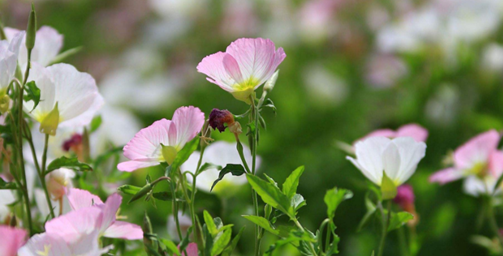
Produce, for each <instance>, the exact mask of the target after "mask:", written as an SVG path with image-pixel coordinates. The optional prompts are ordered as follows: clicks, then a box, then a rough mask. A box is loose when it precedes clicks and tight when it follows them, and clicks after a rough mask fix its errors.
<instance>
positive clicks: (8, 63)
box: [0, 32, 24, 94]
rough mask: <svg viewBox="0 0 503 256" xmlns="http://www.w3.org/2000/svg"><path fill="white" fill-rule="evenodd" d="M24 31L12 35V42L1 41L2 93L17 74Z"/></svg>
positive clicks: (0, 82) (0, 79)
mask: <svg viewBox="0 0 503 256" xmlns="http://www.w3.org/2000/svg"><path fill="white" fill-rule="evenodd" d="M23 36H24V32H22V33H16V35H12V37H13V39H12V40H11V41H10V43H9V42H8V41H7V40H2V41H0V94H5V93H6V92H7V87H8V86H9V84H10V82H11V81H12V80H13V79H14V77H15V75H16V68H17V58H18V55H19V48H20V46H21V39H22V38H23Z"/></svg>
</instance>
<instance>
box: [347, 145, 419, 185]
mask: <svg viewBox="0 0 503 256" xmlns="http://www.w3.org/2000/svg"><path fill="white" fill-rule="evenodd" d="M355 151H356V159H354V158H352V157H349V156H347V157H346V159H348V160H349V161H351V163H353V164H354V165H355V166H356V168H358V169H360V171H361V172H362V173H363V175H365V177H367V178H368V179H369V180H370V181H372V182H373V183H375V184H376V185H378V186H381V182H382V181H383V173H386V176H387V177H389V179H390V180H391V181H392V182H393V183H394V185H395V186H396V187H398V186H400V185H401V184H403V183H404V182H405V181H407V180H408V179H409V178H410V176H412V174H414V172H415V171H416V168H417V164H418V163H419V161H420V160H421V159H422V158H423V157H424V155H425V151H426V144H425V143H424V142H417V141H415V140H414V139H413V138H411V137H399V138H395V139H389V138H386V137H370V138H368V139H365V140H362V141H358V142H357V143H356V144H355Z"/></svg>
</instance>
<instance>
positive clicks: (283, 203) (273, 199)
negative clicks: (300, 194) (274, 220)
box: [246, 173, 295, 218]
mask: <svg viewBox="0 0 503 256" xmlns="http://www.w3.org/2000/svg"><path fill="white" fill-rule="evenodd" d="M246 178H247V179H248V182H249V183H250V185H251V186H252V188H253V189H254V190H255V191H256V192H257V194H258V195H259V196H260V197H261V198H262V200H263V201H264V202H265V203H266V204H270V205H271V206H272V207H274V208H276V209H278V210H280V211H282V212H283V213H285V214H286V215H288V216H289V217H290V218H295V215H294V213H292V212H291V210H290V209H291V207H290V199H288V197H287V196H286V195H285V194H283V192H281V190H279V188H277V187H275V186H274V185H272V184H270V183H268V182H267V181H264V180H262V179H260V178H259V177H257V176H255V175H253V174H249V173H248V174H246Z"/></svg>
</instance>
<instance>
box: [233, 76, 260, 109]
mask: <svg viewBox="0 0 503 256" xmlns="http://www.w3.org/2000/svg"><path fill="white" fill-rule="evenodd" d="M259 82H260V81H259V80H258V79H256V78H254V77H250V78H249V79H247V80H245V81H243V82H241V83H239V84H234V85H233V86H232V88H233V89H234V92H232V96H234V98H236V99H238V100H240V101H244V102H246V103H247V104H251V101H250V95H251V94H252V93H253V91H255V86H257V85H258V83H259Z"/></svg>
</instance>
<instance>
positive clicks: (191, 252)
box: [182, 243, 198, 256]
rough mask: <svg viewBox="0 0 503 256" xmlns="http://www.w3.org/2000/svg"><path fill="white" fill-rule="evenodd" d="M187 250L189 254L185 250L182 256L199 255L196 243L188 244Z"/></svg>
mask: <svg viewBox="0 0 503 256" xmlns="http://www.w3.org/2000/svg"><path fill="white" fill-rule="evenodd" d="M185 251H187V255H185V252H182V256H197V255H198V249H197V244H196V243H190V244H188V245H187V248H185Z"/></svg>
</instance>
